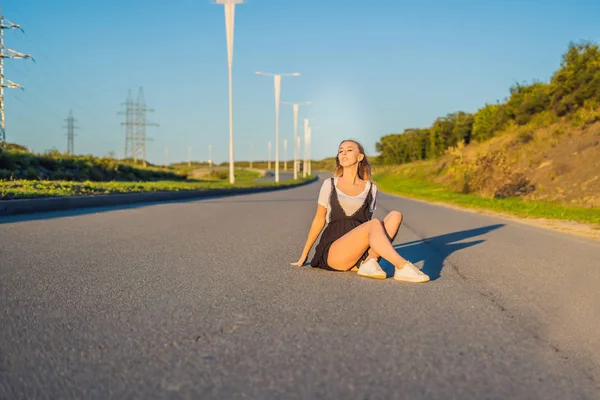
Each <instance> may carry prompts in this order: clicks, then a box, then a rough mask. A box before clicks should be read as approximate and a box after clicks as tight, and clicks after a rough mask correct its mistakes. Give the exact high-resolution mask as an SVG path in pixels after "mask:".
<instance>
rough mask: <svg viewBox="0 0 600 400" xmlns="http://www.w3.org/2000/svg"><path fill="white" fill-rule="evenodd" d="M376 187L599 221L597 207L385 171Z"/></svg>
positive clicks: (530, 213) (502, 209)
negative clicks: (463, 188) (495, 193)
mask: <svg viewBox="0 0 600 400" xmlns="http://www.w3.org/2000/svg"><path fill="white" fill-rule="evenodd" d="M373 180H374V181H375V182H376V183H377V186H378V187H379V188H380V189H381V190H382V191H385V192H388V193H394V194H399V195H404V196H406V197H412V198H417V199H422V200H429V201H436V202H442V203H448V204H455V205H458V206H462V207H466V208H472V209H486V210H492V211H499V212H505V213H508V214H512V215H516V216H519V217H528V218H548V219H557V220H570V221H576V222H583V223H591V224H600V212H599V211H598V209H597V208H585V207H574V206H568V205H565V204H563V203H558V202H544V201H525V200H522V199H520V198H516V197H515V198H512V197H511V198H503V199H488V198H483V197H479V196H477V195H474V194H461V193H457V192H453V191H451V190H448V189H446V188H444V187H443V186H442V185H439V184H436V183H432V182H429V181H426V180H424V179H418V178H409V177H404V176H401V175H400V174H395V173H389V172H382V173H377V174H375V175H374V176H373Z"/></svg>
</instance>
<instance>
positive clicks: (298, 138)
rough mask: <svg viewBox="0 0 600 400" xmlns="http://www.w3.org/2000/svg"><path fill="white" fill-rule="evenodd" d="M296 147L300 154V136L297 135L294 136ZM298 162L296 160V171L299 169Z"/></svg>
mask: <svg viewBox="0 0 600 400" xmlns="http://www.w3.org/2000/svg"><path fill="white" fill-rule="evenodd" d="M296 147H297V149H298V154H300V136H298V137H297V138H296ZM299 164H300V162H299V160H296V172H298V170H299V169H300V165H299Z"/></svg>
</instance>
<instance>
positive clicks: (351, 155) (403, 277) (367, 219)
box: [292, 140, 429, 283]
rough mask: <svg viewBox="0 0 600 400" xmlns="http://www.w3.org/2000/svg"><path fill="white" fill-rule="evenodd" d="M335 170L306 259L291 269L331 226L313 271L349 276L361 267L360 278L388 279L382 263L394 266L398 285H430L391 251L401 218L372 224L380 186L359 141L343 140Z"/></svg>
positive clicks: (396, 214) (391, 217)
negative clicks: (339, 272) (382, 259)
mask: <svg viewBox="0 0 600 400" xmlns="http://www.w3.org/2000/svg"><path fill="white" fill-rule="evenodd" d="M335 164H336V168H335V173H334V177H333V178H330V179H326V180H325V182H323V185H322V186H321V191H320V193H319V199H318V205H317V213H316V215H315V218H314V219H313V222H312V225H311V228H310V232H309V234H308V239H307V240H306V245H305V246H304V250H303V251H302V255H301V256H300V259H299V260H298V261H297V262H295V263H292V265H294V266H296V267H301V266H302V265H304V262H305V261H306V259H307V258H308V253H309V251H310V249H311V248H312V246H313V244H314V242H315V241H316V240H317V237H318V236H319V234H320V233H321V230H322V229H323V227H324V226H325V224H326V223H327V227H326V228H325V231H324V232H323V235H322V236H321V240H320V242H319V243H318V244H317V247H316V249H315V256H314V258H313V259H312V261H311V266H312V267H313V268H322V269H325V270H328V271H348V270H351V269H354V268H355V267H358V275H360V276H365V277H368V278H376V279H385V278H386V274H385V272H384V271H383V269H381V266H380V265H379V263H378V260H379V259H380V258H381V257H383V258H385V259H386V260H388V261H389V262H391V263H392V264H393V265H394V267H395V273H394V279H397V280H400V281H406V282H415V283H420V282H427V281H428V280H429V277H428V276H427V275H425V274H424V273H423V272H421V271H420V270H419V269H418V268H417V267H415V266H414V265H413V264H412V263H411V262H409V261H407V260H405V259H404V258H402V257H401V256H400V255H399V254H398V253H397V252H396V250H395V249H394V247H393V246H392V242H393V241H394V238H395V237H396V234H397V233H398V229H399V228H400V224H402V214H401V213H399V212H398V211H392V212H390V213H389V214H388V215H387V216H386V217H385V218H384V219H383V222H382V221H380V220H378V219H376V218H372V217H373V212H374V211H375V207H376V197H377V186H376V185H375V184H374V183H372V182H371V181H370V178H371V165H370V164H369V161H368V160H367V156H366V155H365V152H364V149H363V147H362V146H361V145H360V144H359V143H358V142H356V141H354V140H344V141H343V142H342V143H341V144H340V146H339V149H338V155H337V157H336V159H335ZM333 189H335V190H333Z"/></svg>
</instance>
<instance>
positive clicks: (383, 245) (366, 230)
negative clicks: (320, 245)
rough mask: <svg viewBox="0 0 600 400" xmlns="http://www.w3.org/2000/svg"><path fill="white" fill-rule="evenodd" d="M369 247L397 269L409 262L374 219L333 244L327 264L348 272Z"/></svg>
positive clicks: (381, 225)
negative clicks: (397, 250) (398, 251)
mask: <svg viewBox="0 0 600 400" xmlns="http://www.w3.org/2000/svg"><path fill="white" fill-rule="evenodd" d="M369 247H370V248H372V249H373V250H374V251H375V252H376V254H377V255H378V256H381V257H383V258H385V259H386V260H388V261H389V262H390V263H392V264H393V265H394V267H396V269H402V267H403V266H404V264H405V263H406V262H407V261H406V260H405V259H404V258H402V257H401V256H400V255H399V254H398V253H397V252H396V250H395V249H394V247H393V246H392V243H391V242H390V238H389V237H388V232H386V230H385V229H384V228H383V224H382V223H381V221H380V220H378V219H372V220H371V221H369V222H366V223H364V224H362V225H360V226H357V227H356V228H354V229H353V230H351V231H350V232H348V233H346V234H345V235H344V236H342V237H341V238H339V239H338V240H336V241H335V242H333V244H332V245H331V247H330V249H329V256H328V257H327V264H329V266H330V267H331V268H333V269H337V270H340V271H347V270H349V269H350V268H352V267H353V266H354V264H356V260H358V259H359V258H360V256H361V255H363V254H364V252H365V251H367V249H368V248H369Z"/></svg>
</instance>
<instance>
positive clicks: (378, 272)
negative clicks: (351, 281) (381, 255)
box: [358, 258, 387, 279]
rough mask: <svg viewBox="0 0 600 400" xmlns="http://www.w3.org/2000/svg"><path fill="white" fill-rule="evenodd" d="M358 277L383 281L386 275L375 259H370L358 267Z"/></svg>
mask: <svg viewBox="0 0 600 400" xmlns="http://www.w3.org/2000/svg"><path fill="white" fill-rule="evenodd" d="M358 275H360V276H364V277H366V278H374V279H385V278H387V275H386V273H385V271H384V270H383V269H381V266H380V265H379V263H378V262H377V260H376V259H374V258H370V259H369V260H368V261H365V262H364V263H362V264H361V265H360V267H358Z"/></svg>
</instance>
